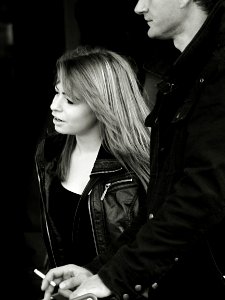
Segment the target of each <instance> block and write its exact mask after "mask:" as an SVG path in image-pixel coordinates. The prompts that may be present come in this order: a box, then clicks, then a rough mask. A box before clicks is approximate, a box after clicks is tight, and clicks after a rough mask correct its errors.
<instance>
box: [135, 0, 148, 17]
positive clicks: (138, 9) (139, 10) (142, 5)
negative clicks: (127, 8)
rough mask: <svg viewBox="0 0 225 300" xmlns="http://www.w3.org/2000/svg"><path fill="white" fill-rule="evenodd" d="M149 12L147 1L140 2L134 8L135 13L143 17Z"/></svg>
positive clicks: (141, 0)
mask: <svg viewBox="0 0 225 300" xmlns="http://www.w3.org/2000/svg"><path fill="white" fill-rule="evenodd" d="M147 11H148V6H147V0H139V1H138V3H137V4H136V6H135V8H134V12H135V13H136V14H138V15H142V14H144V13H146V12H147Z"/></svg>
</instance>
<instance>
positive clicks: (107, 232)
mask: <svg viewBox="0 0 225 300" xmlns="http://www.w3.org/2000/svg"><path fill="white" fill-rule="evenodd" d="M65 137H66V136H65V135H59V134H53V135H51V136H48V137H47V138H46V139H43V140H42V141H41V142H40V144H39V145H38V147H37V151H36V156H35V160H36V168H37V174H38V179H39V187H40V194H41V203H42V205H41V215H42V229H43V236H44V241H45V244H46V248H47V252H48V257H49V261H50V267H51V268H52V267H56V266H59V265H61V264H62V262H61V259H60V247H61V246H60V244H58V240H59V239H58V236H57V235H58V233H56V232H55V230H54V224H53V223H52V220H50V216H49V214H48V206H49V203H48V201H49V187H50V184H51V182H52V180H53V178H54V176H55V168H56V164H57V160H58V157H59V154H60V152H61V150H62V147H63V145H64V142H65ZM145 197H146V193H145V191H144V189H143V186H142V184H141V183H140V181H139V180H138V179H137V176H135V175H134V173H133V172H128V171H127V170H125V169H124V168H123V167H122V166H121V164H120V163H119V162H118V161H117V160H116V159H115V158H114V157H113V156H112V155H111V154H110V153H108V152H106V151H105V150H104V149H103V147H101V148H100V151H99V153H98V157H97V160H96V162H95V164H94V167H93V170H92V172H91V175H90V180H89V182H88V184H87V186H86V188H85V190H84V191H83V193H82V196H81V198H82V199H84V198H85V199H86V201H88V203H89V215H90V218H91V224H92V231H93V235H94V241H95V247H96V252H97V254H102V253H104V252H105V251H106V247H108V246H109V245H110V243H111V242H113V245H114V246H113V248H116V247H117V246H116V240H117V238H118V237H119V236H121V233H123V236H124V241H123V242H125V241H126V240H127V234H126V232H127V229H128V228H130V227H131V228H132V226H131V224H132V223H135V224H136V226H135V228H138V227H139V226H138V224H137V223H138V222H144V215H145V214H146V209H145V204H144V203H145ZM82 201H83V200H82ZM75 218H76V217H75ZM137 220H138V221H137ZM135 230H136V229H135ZM128 232H129V230H128ZM74 234H76V233H74ZM120 239H121V237H120ZM123 242H122V243H123ZM119 243H121V240H120V242H119ZM113 251H114V250H113Z"/></svg>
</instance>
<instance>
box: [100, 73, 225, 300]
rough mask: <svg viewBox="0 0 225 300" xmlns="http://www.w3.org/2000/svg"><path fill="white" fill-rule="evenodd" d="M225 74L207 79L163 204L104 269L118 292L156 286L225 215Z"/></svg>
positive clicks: (133, 293)
mask: <svg viewBox="0 0 225 300" xmlns="http://www.w3.org/2000/svg"><path fill="white" fill-rule="evenodd" d="M224 82H225V74H224V72H223V74H222V76H221V73H220V77H215V78H214V79H213V80H211V82H209V83H207V85H205V87H204V89H203V90H202V93H201V96H200V98H199V99H198V102H197V104H196V106H195V108H194V110H193V112H192V117H191V121H190V122H189V124H188V127H187V139H186V146H185V151H184V170H183V176H182V177H181V178H180V179H179V180H177V182H176V184H175V185H174V186H173V189H172V192H171V193H170V194H169V195H168V196H167V197H166V198H165V201H164V204H163V206H161V208H160V210H159V211H158V212H157V214H156V215H155V216H154V218H153V219H149V220H148V221H147V222H146V223H145V224H144V225H143V226H142V227H141V229H140V230H139V232H138V233H137V236H136V239H135V240H134V241H133V242H132V243H131V244H129V245H124V246H123V247H121V248H120V249H119V250H118V252H117V253H116V255H115V256H114V257H113V258H112V259H111V261H109V262H108V263H106V264H105V265H104V266H103V267H102V268H101V269H100V271H99V273H98V274H99V276H100V278H101V279H102V281H103V282H104V283H105V284H106V286H108V288H109V289H110V290H111V291H112V292H113V293H114V294H115V295H116V296H118V297H120V298H121V297H122V295H123V294H125V293H126V294H129V295H130V299H133V298H135V296H136V295H137V292H136V290H135V286H136V285H137V284H138V285H141V286H143V287H149V286H151V285H152V286H154V284H155V283H156V282H159V281H160V278H162V277H163V276H164V275H165V274H166V273H168V271H169V270H171V269H172V268H173V267H174V265H175V264H176V262H175V259H174V258H175V257H176V256H177V257H182V256H183V255H185V254H186V253H188V251H189V250H190V249H192V248H193V247H194V245H195V244H196V243H197V242H198V241H199V240H200V239H201V238H202V236H204V235H205V234H207V232H208V231H209V230H210V229H212V227H213V226H214V225H216V224H218V223H219V222H220V221H222V219H223V218H224V217H225V184H224V182H225V181H224V180H225V117H224V116H225V84H224Z"/></svg>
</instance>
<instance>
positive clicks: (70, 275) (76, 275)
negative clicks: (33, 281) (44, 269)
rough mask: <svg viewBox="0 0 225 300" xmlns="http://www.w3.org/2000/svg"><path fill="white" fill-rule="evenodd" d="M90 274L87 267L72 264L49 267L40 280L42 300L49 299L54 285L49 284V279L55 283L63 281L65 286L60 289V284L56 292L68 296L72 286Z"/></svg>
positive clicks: (72, 288) (75, 285)
mask: <svg viewBox="0 0 225 300" xmlns="http://www.w3.org/2000/svg"><path fill="white" fill-rule="evenodd" d="M92 275H93V274H92V273H91V272H90V271H88V270H87V269H85V268H82V267H79V266H77V265H72V264H69V265H65V266H62V267H58V268H54V269H51V270H50V271H49V272H48V273H47V274H46V276H45V278H44V279H43V281H42V285H41V290H42V291H44V292H45V294H44V299H43V300H50V298H51V295H52V293H53V291H54V287H53V286H52V285H51V284H50V282H51V281H54V282H55V283H56V284H59V283H61V282H62V281H63V283H64V287H65V286H66V288H63V290H62V289H61V286H60V288H59V291H58V292H59V293H60V294H62V295H63V296H65V297H67V298H69V296H70V294H71V293H72V291H73V290H74V288H76V287H77V286H78V285H80V284H82V282H83V281H85V280H86V279H87V278H88V277H90V276H92Z"/></svg>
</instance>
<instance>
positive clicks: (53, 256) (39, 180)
mask: <svg viewBox="0 0 225 300" xmlns="http://www.w3.org/2000/svg"><path fill="white" fill-rule="evenodd" d="M36 169H37V175H38V176H37V177H38V182H39V186H40V190H41V199H42V203H43V210H44V211H43V213H44V217H45V227H46V231H47V236H48V240H49V246H50V249H51V253H52V258H53V261H54V264H55V266H56V267H57V264H56V260H55V255H54V252H53V247H52V241H51V237H50V233H49V228H48V221H47V216H46V207H45V201H44V199H43V195H44V193H43V191H42V185H41V178H40V173H39V170H38V166H37V164H36Z"/></svg>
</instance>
